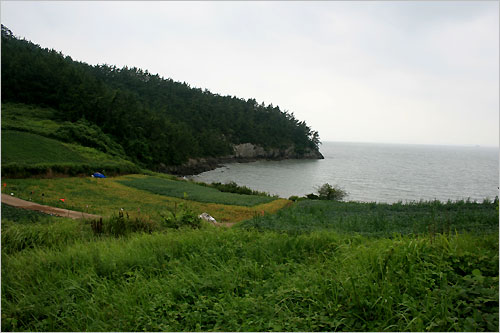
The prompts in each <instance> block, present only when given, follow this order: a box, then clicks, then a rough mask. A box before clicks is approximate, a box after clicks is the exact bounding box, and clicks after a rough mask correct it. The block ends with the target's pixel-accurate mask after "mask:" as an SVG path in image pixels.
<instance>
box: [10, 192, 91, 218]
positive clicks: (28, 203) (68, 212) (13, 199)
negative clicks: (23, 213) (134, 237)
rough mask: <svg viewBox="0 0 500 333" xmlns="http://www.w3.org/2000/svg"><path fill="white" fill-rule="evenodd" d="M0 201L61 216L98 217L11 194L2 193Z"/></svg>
mask: <svg viewBox="0 0 500 333" xmlns="http://www.w3.org/2000/svg"><path fill="white" fill-rule="evenodd" d="M2 203H4V204H6V205H9V206H14V207H18V208H23V209H30V210H37V211H39V212H43V213H46V214H51V215H57V216H62V217H69V218H71V219H82V218H83V219H98V218H100V216H99V215H93V214H87V213H83V212H77V211H74V210H68V209H63V208H56V207H50V206H45V205H39V204H37V203H34V202H31V201H26V200H22V199H19V198H16V197H13V196H11V195H6V194H2Z"/></svg>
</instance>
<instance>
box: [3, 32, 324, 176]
mask: <svg viewBox="0 0 500 333" xmlns="http://www.w3.org/2000/svg"><path fill="white" fill-rule="evenodd" d="M1 56H2V59H1V60H2V61H1V66H2V68H1V69H2V103H7V102H10V103H24V104H29V105H37V106H42V107H50V108H52V109H53V110H55V111H54V112H55V113H54V114H53V115H55V116H57V118H58V119H59V120H60V121H67V122H69V124H71V123H75V122H76V123H77V124H83V125H85V127H86V128H92V129H94V130H96V129H98V131H97V130H96V133H97V132H99V131H100V132H101V133H103V134H106V136H107V137H109V138H110V139H111V141H112V142H116V143H119V145H120V146H121V147H122V149H123V153H124V154H125V155H126V156H127V157H128V158H129V159H130V160H131V161H133V162H134V163H138V164H140V165H142V166H144V167H148V168H150V169H160V167H161V166H162V165H163V166H164V165H180V164H183V163H184V162H186V161H187V160H188V159H190V158H200V157H220V156H226V155H228V154H232V153H233V147H234V145H237V144H242V143H252V144H255V145H259V146H261V147H263V148H265V149H268V150H270V149H278V150H285V149H288V148H293V149H292V151H293V156H294V157H295V156H299V157H300V156H304V157H310V156H315V158H321V155H320V154H319V152H318V146H319V143H320V141H319V134H318V133H317V132H316V131H313V130H312V129H311V128H310V127H308V126H307V124H306V123H305V122H304V121H299V120H298V119H296V118H295V116H294V115H293V113H291V112H288V111H283V110H281V109H280V108H279V107H278V106H273V105H272V104H269V105H265V104H264V103H258V102H257V101H256V100H255V99H248V100H244V99H241V98H237V97H234V96H220V95H218V94H214V93H211V92H209V91H208V90H202V89H198V88H192V87H190V86H189V85H188V84H186V83H180V82H175V81H173V80H171V79H165V78H163V77H160V76H159V75H157V74H156V75H153V74H151V73H149V72H148V71H147V70H146V71H144V70H142V69H138V68H127V67H125V68H121V69H119V68H116V67H114V66H107V65H97V66H91V65H88V64H86V63H81V62H77V61H74V60H72V59H71V58H70V57H69V56H64V55H63V54H61V53H60V52H57V51H55V50H49V49H43V48H42V47H40V46H38V45H36V44H33V43H31V42H29V41H26V40H23V39H20V38H17V37H16V36H14V35H13V34H12V32H11V31H10V30H9V29H7V28H6V27H5V26H2V49H1ZM41 121H42V120H40V121H39V122H38V123H39V124H38V125H40V122H41ZM12 123H13V124H14V123H15V121H14V120H13V122H12ZM17 125H19V124H17ZM66 127H68V128H67V130H66V133H67V134H68V135H67V138H68V139H70V138H72V137H74V136H77V135H78V133H79V131H78V130H75V128H73V127H71V126H70V125H66ZM38 129H39V130H40V131H44V129H43V127H42V126H38ZM38 134H39V133H38ZM59 134H62V133H59ZM88 137H89V136H87V138H88ZM90 137H92V136H90ZM78 143H80V144H82V142H78ZM93 143H94V144H95V142H93ZM84 145H87V146H89V145H88V144H84ZM90 146H91V147H94V146H92V145H90ZM106 147H108V148H111V146H110V144H109V143H107V144H106ZM94 148H98V147H94ZM115 148H117V147H115ZM98 149H99V148H98ZM117 149H118V148H117ZM112 150H114V149H112ZM118 150H119V149H118ZM311 152H313V153H315V152H317V154H311Z"/></svg>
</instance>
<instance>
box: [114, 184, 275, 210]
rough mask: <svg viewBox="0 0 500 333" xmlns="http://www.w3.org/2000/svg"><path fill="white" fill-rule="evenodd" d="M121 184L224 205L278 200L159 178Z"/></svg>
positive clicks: (254, 203) (254, 204)
mask: <svg viewBox="0 0 500 333" xmlns="http://www.w3.org/2000/svg"><path fill="white" fill-rule="evenodd" d="M119 183H121V184H123V185H126V186H130V187H133V188H137V189H140V190H144V191H148V192H151V193H155V194H160V195H165V196H169V197H176V198H184V196H186V195H187V197H188V198H189V199H190V200H193V201H198V202H210V203H219V204H224V205H236V206H256V205H260V204H264V203H268V202H271V201H274V200H275V199H276V198H272V197H266V196H257V195H247V194H235V193H228V192H221V191H219V190H217V189H215V188H212V187H206V186H200V185H197V184H194V183H191V182H179V181H174V180H170V179H165V178H158V177H148V178H133V179H125V180H121V181H119Z"/></svg>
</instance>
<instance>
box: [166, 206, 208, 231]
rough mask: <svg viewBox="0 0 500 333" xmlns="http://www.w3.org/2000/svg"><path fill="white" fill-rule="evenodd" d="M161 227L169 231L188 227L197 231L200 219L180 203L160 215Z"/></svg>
mask: <svg viewBox="0 0 500 333" xmlns="http://www.w3.org/2000/svg"><path fill="white" fill-rule="evenodd" d="M160 216H161V217H162V222H163V226H164V227H166V228H170V229H179V228H181V227H190V228H193V229H199V228H200V227H201V219H200V218H199V217H198V216H197V215H196V213H195V212H193V211H192V210H190V209H189V208H187V207H185V206H184V205H183V204H182V203H181V204H180V205H179V206H177V203H176V204H175V206H174V209H169V210H167V211H166V212H163V213H160Z"/></svg>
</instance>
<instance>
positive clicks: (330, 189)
mask: <svg viewBox="0 0 500 333" xmlns="http://www.w3.org/2000/svg"><path fill="white" fill-rule="evenodd" d="M346 196H347V192H346V191H345V190H343V189H342V188H340V187H338V186H336V185H334V186H332V185H330V184H328V183H326V184H323V185H321V187H320V188H318V198H319V199H320V200H334V201H342V200H343V199H344V198H345V197H346Z"/></svg>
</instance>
